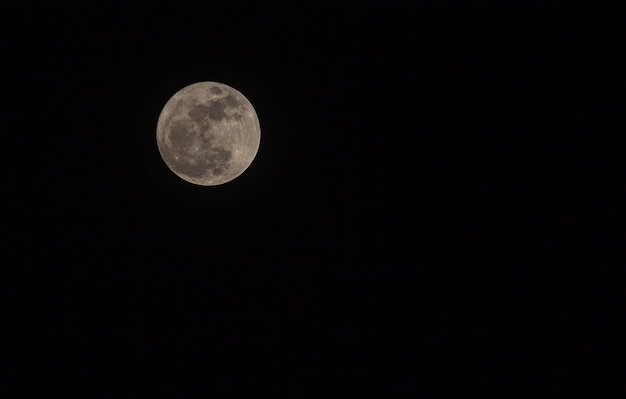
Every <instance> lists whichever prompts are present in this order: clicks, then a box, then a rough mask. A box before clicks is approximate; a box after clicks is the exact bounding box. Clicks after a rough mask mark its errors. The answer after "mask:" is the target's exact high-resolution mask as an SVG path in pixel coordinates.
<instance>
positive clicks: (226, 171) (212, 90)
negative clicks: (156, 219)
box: [156, 82, 261, 186]
mask: <svg viewBox="0 0 626 399" xmlns="http://www.w3.org/2000/svg"><path fill="white" fill-rule="evenodd" d="M156 136H157V146H158V148H159V152H160V153H161V157H162V158H163V161H165V164H166V165H167V166H168V167H169V168H170V170H171V171H172V172H174V173H175V174H176V175H177V176H178V177H180V178H181V179H183V180H186V181H188V182H189V183H193V184H197V185H201V186H216V185H219V184H224V183H227V182H229V181H231V180H233V179H235V178H237V177H238V176H240V175H241V174H242V173H243V172H244V171H245V170H246V169H247V168H248V167H249V166H250V164H251V163H252V161H253V160H254V157H255V156H256V154H257V151H258V149H259V144H260V141H261V127H260V124H259V118H258V116H257V114H256V112H255V110H254V108H253V107H252V104H251V103H250V101H248V99H247V98H246V97H245V96H244V95H243V94H241V93H240V92H239V91H237V90H235V89H233V88H232V87H230V86H227V85H225V84H223V83H218V82H199V83H194V84H191V85H189V86H186V87H184V88H182V89H181V90H179V91H178V92H176V94H174V95H173V96H172V98H170V99H169V101H168V102H167V103H166V104H165V106H164V107H163V110H162V111H161V114H160V115H159V120H158V123H157V132H156Z"/></svg>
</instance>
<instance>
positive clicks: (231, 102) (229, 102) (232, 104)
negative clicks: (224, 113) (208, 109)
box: [223, 94, 241, 107]
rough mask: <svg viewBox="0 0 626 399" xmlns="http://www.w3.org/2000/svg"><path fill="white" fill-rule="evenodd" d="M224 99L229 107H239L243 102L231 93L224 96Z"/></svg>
mask: <svg viewBox="0 0 626 399" xmlns="http://www.w3.org/2000/svg"><path fill="white" fill-rule="evenodd" d="M223 101H224V103H225V104H226V105H227V106H229V107H239V106H241V103H239V101H237V99H236V98H235V96H233V95H232V94H229V95H228V96H226V97H224V100H223Z"/></svg>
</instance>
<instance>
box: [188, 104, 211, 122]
mask: <svg viewBox="0 0 626 399" xmlns="http://www.w3.org/2000/svg"><path fill="white" fill-rule="evenodd" d="M208 114H209V107H207V106H206V105H202V104H198V105H196V106H194V107H193V108H191V109H190V110H189V112H187V116H188V117H190V118H191V120H192V121H194V122H198V123H200V122H202V121H203V120H204V118H206V117H207V115H208Z"/></svg>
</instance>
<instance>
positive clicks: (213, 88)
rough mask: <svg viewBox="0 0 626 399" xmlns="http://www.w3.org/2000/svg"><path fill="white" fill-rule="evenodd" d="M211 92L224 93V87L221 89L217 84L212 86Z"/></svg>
mask: <svg viewBox="0 0 626 399" xmlns="http://www.w3.org/2000/svg"><path fill="white" fill-rule="evenodd" d="M211 93H213V94H222V89H220V88H219V87H217V86H213V87H211Z"/></svg>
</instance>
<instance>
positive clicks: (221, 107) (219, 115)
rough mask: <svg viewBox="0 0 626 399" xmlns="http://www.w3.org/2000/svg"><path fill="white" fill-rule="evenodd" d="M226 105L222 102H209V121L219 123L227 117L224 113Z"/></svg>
mask: <svg viewBox="0 0 626 399" xmlns="http://www.w3.org/2000/svg"><path fill="white" fill-rule="evenodd" d="M225 109H226V105H225V104H224V103H223V102H222V101H211V104H210V105H209V107H208V115H209V119H212V120H214V121H221V120H222V119H224V118H226V117H227V116H228V115H227V114H226V112H225Z"/></svg>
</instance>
